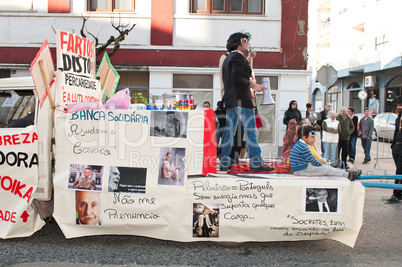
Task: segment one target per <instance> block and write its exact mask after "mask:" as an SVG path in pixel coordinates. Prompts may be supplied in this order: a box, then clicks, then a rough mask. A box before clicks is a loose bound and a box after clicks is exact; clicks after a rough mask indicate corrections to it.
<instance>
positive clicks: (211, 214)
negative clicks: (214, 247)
mask: <svg viewBox="0 0 402 267" xmlns="http://www.w3.org/2000/svg"><path fill="white" fill-rule="evenodd" d="M193 237H219V204H207V203H193Z"/></svg>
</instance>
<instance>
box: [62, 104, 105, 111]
mask: <svg viewBox="0 0 402 267" xmlns="http://www.w3.org/2000/svg"><path fill="white" fill-rule="evenodd" d="M88 109H89V110H99V109H103V105H102V103H99V102H80V103H76V104H68V105H67V106H66V111H67V113H73V112H78V111H81V110H88Z"/></svg>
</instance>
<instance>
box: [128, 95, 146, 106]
mask: <svg viewBox="0 0 402 267" xmlns="http://www.w3.org/2000/svg"><path fill="white" fill-rule="evenodd" d="M135 97H138V103H140V104H145V105H146V104H148V99H147V98H146V97H145V96H142V93H138V94H134V95H133V96H132V97H131V104H133V103H134V98H135Z"/></svg>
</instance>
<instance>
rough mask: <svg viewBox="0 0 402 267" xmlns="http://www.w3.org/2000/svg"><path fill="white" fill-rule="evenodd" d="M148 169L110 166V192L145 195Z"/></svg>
mask: <svg viewBox="0 0 402 267" xmlns="http://www.w3.org/2000/svg"><path fill="white" fill-rule="evenodd" d="M146 180H147V169H146V168H134V167H119V166H110V168H109V179H108V181H109V182H108V192H124V193H136V194H145V189H146V186H145V185H146Z"/></svg>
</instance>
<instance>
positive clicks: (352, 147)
mask: <svg viewBox="0 0 402 267" xmlns="http://www.w3.org/2000/svg"><path fill="white" fill-rule="evenodd" d="M356 141H357V136H351V137H350V139H349V159H353V160H355V157H356Z"/></svg>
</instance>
